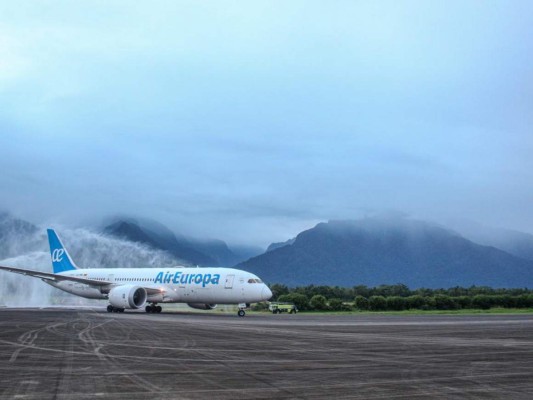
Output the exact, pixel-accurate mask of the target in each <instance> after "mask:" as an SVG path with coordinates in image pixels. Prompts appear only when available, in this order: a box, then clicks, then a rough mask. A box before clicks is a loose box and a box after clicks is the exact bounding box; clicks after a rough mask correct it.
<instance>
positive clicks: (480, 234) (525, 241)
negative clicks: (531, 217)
mask: <svg viewBox="0 0 533 400" xmlns="http://www.w3.org/2000/svg"><path fill="white" fill-rule="evenodd" d="M449 225H451V226H452V227H453V228H454V229H455V230H457V231H458V232H460V233H461V234H462V235H463V236H464V237H466V238H468V239H470V240H472V241H473V242H476V243H479V244H482V245H485V246H493V247H496V248H498V249H500V250H504V251H506V252H507V253H510V254H512V255H514V256H517V257H521V258H525V259H526V260H532V261H533V235H531V234H529V233H524V232H518V231H513V230H510V229H501V228H494V227H490V226H485V225H482V224H479V223H476V222H472V221H458V220H454V221H451V222H450V224H449Z"/></svg>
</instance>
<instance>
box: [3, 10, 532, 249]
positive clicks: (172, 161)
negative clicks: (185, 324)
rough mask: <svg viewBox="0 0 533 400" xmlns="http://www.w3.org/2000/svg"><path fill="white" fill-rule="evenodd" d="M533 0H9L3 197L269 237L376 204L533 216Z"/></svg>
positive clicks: (83, 218) (81, 215)
mask: <svg viewBox="0 0 533 400" xmlns="http://www.w3.org/2000/svg"><path fill="white" fill-rule="evenodd" d="M532 20H533V2H531V1H519V0H516V1H512V2H509V1H469V2H465V1H379V2H370V1H369V2H359V1H335V2H324V1H307V0H306V1H291V2H281V1H279V2H278V1H254V2H248V1H234V2H223V1H202V2H198V1H150V2H148V1H145V2H131V1H114V0H107V1H91V2H69V1H26V2H7V1H5V2H1V3H0V153H1V157H0V171H1V173H0V198H1V200H0V208H3V209H6V210H9V211H11V212H12V213H15V214H16V215H18V216H20V217H24V218H27V219H29V220H31V221H34V222H38V223H39V222H42V223H54V222H61V223H63V224H67V225H68V224H70V225H73V226H76V224H86V223H87V222H93V221H94V220H95V219H98V218H101V217H102V216H104V215H113V214H116V213H123V214H131V215H142V216H147V217H150V218H154V219H157V220H160V221H161V222H163V223H165V224H166V225H168V226H170V227H172V228H174V229H175V230H177V231H181V232H185V233H189V234H192V235H196V236H202V237H206V236H210V237H219V238H222V239H226V240H228V241H229V242H247V243H251V244H262V245H266V244H268V243H270V242H272V241H278V240H286V239H288V238H289V237H291V236H293V235H294V234H296V233H297V232H299V231H300V230H302V229H304V228H308V227H310V226H312V225H313V224H314V223H316V222H318V221H320V220H325V219H330V218H354V217H359V216H361V215H364V214H365V213H370V212H373V211H376V210H390V209H393V210H402V211H404V212H406V213H408V214H412V215H415V216H417V217H423V218H431V219H434V220H444V219H446V218H463V217H467V218H469V219H473V220H477V221H480V222H482V223H485V224H490V225H495V226H501V227H506V228H512V229H519V230H524V231H528V232H533V207H531V204H532V202H533V185H532V184H531V182H533V157H532V156H531V155H532V154H533V132H532V131H531V127H532V126H533V113H532V112H531V110H533V24H531V21H532Z"/></svg>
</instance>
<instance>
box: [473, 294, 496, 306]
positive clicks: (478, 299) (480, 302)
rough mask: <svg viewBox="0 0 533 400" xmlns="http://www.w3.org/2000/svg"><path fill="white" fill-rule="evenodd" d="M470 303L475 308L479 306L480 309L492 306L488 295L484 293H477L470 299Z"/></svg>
mask: <svg viewBox="0 0 533 400" xmlns="http://www.w3.org/2000/svg"><path fill="white" fill-rule="evenodd" d="M472 305H473V306H474V307H475V308H481V309H482V310H488V309H489V308H490V307H491V306H492V301H491V298H490V296H488V295H486V294H478V295H476V296H474V298H473V299H472Z"/></svg>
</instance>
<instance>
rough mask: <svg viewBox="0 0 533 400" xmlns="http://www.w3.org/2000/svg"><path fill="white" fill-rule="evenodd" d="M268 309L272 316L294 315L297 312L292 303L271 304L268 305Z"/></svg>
mask: <svg viewBox="0 0 533 400" xmlns="http://www.w3.org/2000/svg"><path fill="white" fill-rule="evenodd" d="M268 309H269V310H270V311H272V314H281V313H289V314H296V313H297V312H298V308H296V306H295V305H294V303H279V302H271V303H270V304H269V305H268Z"/></svg>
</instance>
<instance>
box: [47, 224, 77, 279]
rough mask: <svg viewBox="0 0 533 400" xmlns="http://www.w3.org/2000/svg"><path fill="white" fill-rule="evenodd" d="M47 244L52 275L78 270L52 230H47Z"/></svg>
mask: <svg viewBox="0 0 533 400" xmlns="http://www.w3.org/2000/svg"><path fill="white" fill-rule="evenodd" d="M46 231H47V232H48V242H49V243H50V256H51V257H52V266H53V267H54V274H57V273H59V272H65V271H72V270H73V269H78V267H76V264H74V262H73V261H72V259H71V258H70V256H69V254H68V252H67V250H65V246H63V243H61V239H59V236H57V234H56V232H55V231H54V230H53V229H47V230H46Z"/></svg>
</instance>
